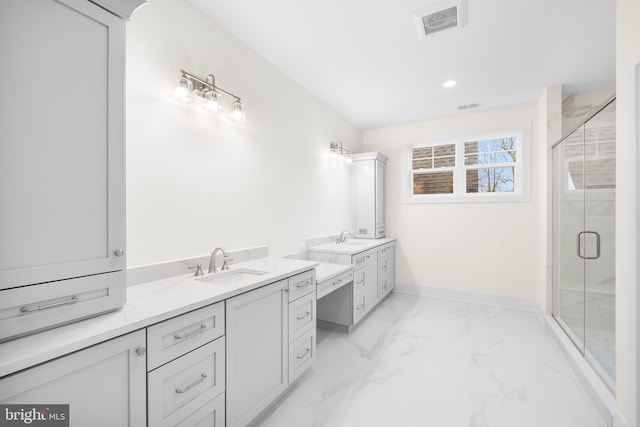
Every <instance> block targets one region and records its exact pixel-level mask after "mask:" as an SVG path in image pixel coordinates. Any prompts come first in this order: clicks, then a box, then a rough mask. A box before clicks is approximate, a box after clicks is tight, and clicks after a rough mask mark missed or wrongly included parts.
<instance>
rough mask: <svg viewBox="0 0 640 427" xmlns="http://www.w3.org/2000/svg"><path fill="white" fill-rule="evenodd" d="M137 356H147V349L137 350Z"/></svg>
mask: <svg viewBox="0 0 640 427" xmlns="http://www.w3.org/2000/svg"><path fill="white" fill-rule="evenodd" d="M136 354H137V355H138V356H144V355H145V354H147V349H146V348H144V347H138V348H136Z"/></svg>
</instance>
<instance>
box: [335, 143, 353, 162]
mask: <svg viewBox="0 0 640 427" xmlns="http://www.w3.org/2000/svg"><path fill="white" fill-rule="evenodd" d="M329 158H331V159H338V160H340V161H344V162H345V163H351V161H352V160H351V153H350V152H349V150H347V149H346V148H344V147H343V146H342V142H340V141H338V142H332V143H331V144H330V146H329Z"/></svg>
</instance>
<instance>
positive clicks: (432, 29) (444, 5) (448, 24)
mask: <svg viewBox="0 0 640 427" xmlns="http://www.w3.org/2000/svg"><path fill="white" fill-rule="evenodd" d="M463 3H464V0H449V1H443V2H438V3H434V4H432V5H430V6H427V7H424V8H422V9H420V10H416V11H415V12H414V13H413V16H414V18H415V21H416V25H417V28H418V37H419V38H420V39H423V38H424V37H425V36H428V35H430V34H433V33H436V32H438V31H442V30H446V29H449V28H455V27H459V26H462V25H464V23H465V19H464V13H463V10H464V4H463Z"/></svg>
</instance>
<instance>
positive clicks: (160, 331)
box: [147, 302, 224, 371]
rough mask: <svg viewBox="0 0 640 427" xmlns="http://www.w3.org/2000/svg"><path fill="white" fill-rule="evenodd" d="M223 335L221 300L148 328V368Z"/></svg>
mask: <svg viewBox="0 0 640 427" xmlns="http://www.w3.org/2000/svg"><path fill="white" fill-rule="evenodd" d="M222 335H224V302H218V303H216V304H213V305H210V306H208V307H204V308H201V309H199V310H195V311H192V312H190V313H186V314H183V315H181V316H178V317H174V318H173V319H169V320H165V321H164V322H161V323H158V324H156V325H153V326H150V327H148V328H147V369H148V370H150V371H151V370H153V369H155V368H157V367H158V366H160V365H164V364H165V363H167V362H169V361H171V360H173V359H175V358H177V357H180V356H181V355H183V354H185V353H188V352H189V351H191V350H193V349H195V348H198V347H200V346H201V345H204V344H206V343H208V342H210V341H213V340H214V339H216V338H218V337H221V336H222Z"/></svg>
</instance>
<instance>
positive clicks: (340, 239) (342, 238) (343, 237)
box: [336, 230, 351, 243]
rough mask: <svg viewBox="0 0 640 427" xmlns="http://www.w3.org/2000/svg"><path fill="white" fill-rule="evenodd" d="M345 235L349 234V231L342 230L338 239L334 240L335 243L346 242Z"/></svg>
mask: <svg viewBox="0 0 640 427" xmlns="http://www.w3.org/2000/svg"><path fill="white" fill-rule="evenodd" d="M347 234H351V232H350V231H349V230H342V232H341V233H340V237H338V239H337V240H336V243H344V242H346V241H347Z"/></svg>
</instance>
